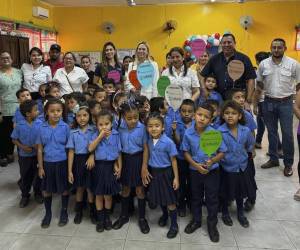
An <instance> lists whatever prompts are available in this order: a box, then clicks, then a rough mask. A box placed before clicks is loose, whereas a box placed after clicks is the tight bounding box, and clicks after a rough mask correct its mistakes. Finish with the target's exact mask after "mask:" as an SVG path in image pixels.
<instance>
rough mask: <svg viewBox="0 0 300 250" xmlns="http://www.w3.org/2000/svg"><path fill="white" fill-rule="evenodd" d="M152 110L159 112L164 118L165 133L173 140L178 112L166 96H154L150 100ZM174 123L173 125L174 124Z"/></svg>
mask: <svg viewBox="0 0 300 250" xmlns="http://www.w3.org/2000/svg"><path fill="white" fill-rule="evenodd" d="M150 112H151V113H153V112H158V113H160V115H161V116H162V117H163V118H164V133H165V134H166V135H167V136H168V137H169V138H171V139H172V140H173V133H174V131H175V130H176V128H175V123H176V114H175V112H174V110H173V108H171V107H170V106H169V104H168V103H167V101H166V100H165V98H164V97H153V98H151V100H150ZM172 125H173V126H172Z"/></svg>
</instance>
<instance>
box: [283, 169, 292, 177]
mask: <svg viewBox="0 0 300 250" xmlns="http://www.w3.org/2000/svg"><path fill="white" fill-rule="evenodd" d="M283 174H284V176H286V177H290V176H292V175H293V168H292V167H290V166H285V167H284V170H283Z"/></svg>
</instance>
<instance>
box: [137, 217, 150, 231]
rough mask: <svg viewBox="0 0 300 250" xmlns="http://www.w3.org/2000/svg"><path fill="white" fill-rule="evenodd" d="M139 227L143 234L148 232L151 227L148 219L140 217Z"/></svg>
mask: <svg viewBox="0 0 300 250" xmlns="http://www.w3.org/2000/svg"><path fill="white" fill-rule="evenodd" d="M139 227H140V230H141V232H142V233H143V234H147V233H149V232H150V227H149V224H148V221H147V220H146V219H144V218H143V219H139Z"/></svg>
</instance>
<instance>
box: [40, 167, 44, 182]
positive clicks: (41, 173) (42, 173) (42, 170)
mask: <svg viewBox="0 0 300 250" xmlns="http://www.w3.org/2000/svg"><path fill="white" fill-rule="evenodd" d="M44 176H45V171H44V168H41V167H39V177H40V178H41V179H43V178H44Z"/></svg>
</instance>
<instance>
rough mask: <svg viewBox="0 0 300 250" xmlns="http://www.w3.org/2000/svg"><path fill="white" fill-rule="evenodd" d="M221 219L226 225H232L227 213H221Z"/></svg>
mask: <svg viewBox="0 0 300 250" xmlns="http://www.w3.org/2000/svg"><path fill="white" fill-rule="evenodd" d="M222 220H223V222H224V224H225V225H226V226H229V227H231V226H232V225H233V222H232V219H231V217H230V216H229V214H225V215H222Z"/></svg>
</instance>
